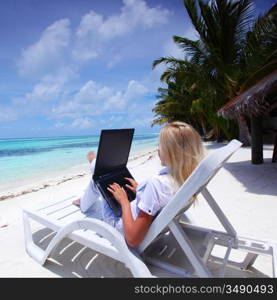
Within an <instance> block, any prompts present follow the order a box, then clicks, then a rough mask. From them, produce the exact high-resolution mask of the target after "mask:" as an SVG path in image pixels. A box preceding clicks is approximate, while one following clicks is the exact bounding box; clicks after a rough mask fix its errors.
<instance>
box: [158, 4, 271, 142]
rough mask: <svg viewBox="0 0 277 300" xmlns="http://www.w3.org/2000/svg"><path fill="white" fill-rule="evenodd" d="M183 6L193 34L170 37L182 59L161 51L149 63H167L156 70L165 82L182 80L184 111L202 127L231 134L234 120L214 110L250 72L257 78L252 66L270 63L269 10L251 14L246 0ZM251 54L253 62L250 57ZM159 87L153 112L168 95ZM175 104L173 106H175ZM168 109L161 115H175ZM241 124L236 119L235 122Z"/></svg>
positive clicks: (264, 67) (257, 67)
mask: <svg viewBox="0 0 277 300" xmlns="http://www.w3.org/2000/svg"><path fill="white" fill-rule="evenodd" d="M184 6H185V8H186V10H187V13H188V15H189V17H190V20H191V22H192V24H193V26H194V28H195V30H196V31H197V34H198V39H197V40H195V41H193V40H190V39H187V38H185V37H179V36H174V37H173V40H174V42H175V43H176V44H177V45H178V46H179V47H181V48H182V49H183V50H184V54H185V57H184V59H175V58H174V57H162V58H160V59H158V60H155V61H154V62H153V67H155V66H156V65H158V64H160V63H165V64H167V65H168V66H169V67H168V68H167V70H166V71H165V72H164V73H163V74H162V76H161V80H162V81H164V82H166V83H167V84H168V85H169V84H171V85H172V83H173V82H174V83H175V84H177V86H180V87H182V82H177V79H178V80H179V81H180V80H183V82H184V84H185V86H186V89H185V91H186V93H182V91H183V90H182V89H180V90H179V91H178V93H179V98H180V99H182V101H183V102H186V103H187V106H190V108H189V109H188V111H187V112H186V115H190V119H193V120H194V121H197V118H198V123H200V127H201V128H202V132H204V131H206V129H204V128H206V127H207V128H209V127H210V128H211V129H212V130H213V133H214V137H216V138H217V139H219V138H221V137H227V138H231V137H233V136H235V135H236V134H237V127H236V124H235V123H234V122H233V121H232V120H225V119H223V118H221V117H219V116H217V114H216V112H217V110H218V109H219V108H220V107H221V106H222V105H224V104H225V103H226V102H227V101H228V100H230V99H231V98H232V97H234V96H235V95H236V94H238V93H239V92H241V90H242V89H243V88H244V86H247V85H249V84H250V83H252V82H249V80H250V79H249V78H252V77H251V76H254V77H253V80H254V81H255V80H256V78H258V76H257V74H256V75H255V72H256V71H257V70H260V71H259V72H261V73H262V72H266V73H267V72H269V70H270V68H272V67H273V66H274V60H276V47H275V49H274V45H275V46H276V40H275V38H276V36H275V34H274V26H273V24H274V21H273V20H271V19H272V18H271V19H270V18H269V16H270V15H271V16H272V12H271V13H268V14H265V15H264V16H262V17H259V18H258V19H257V20H254V10H253V4H252V1H250V0H241V1H231V0H212V1H209V2H205V1H203V0H198V1H195V0H184ZM273 11H275V10H274V9H273ZM273 19H274V18H273ZM275 21H276V20H275ZM275 28H276V27H275ZM275 32H276V31H275ZM256 44H258V48H259V51H257V50H256V48H257V47H255V45H256ZM274 51H275V54H274ZM261 58H262V59H261ZM257 59H258V61H259V62H256V63H254V62H255V60H257ZM263 74H264V73H263ZM247 80H248V81H247ZM192 87H193V88H192ZM180 92H181V93H180ZM163 93H164V94H163V101H164V102H162V103H160V102H158V103H157V104H156V107H155V108H154V111H156V113H158V114H159V112H161V111H163V110H162V109H160V108H159V106H160V105H163V107H164V108H166V107H167V106H166V101H169V98H167V97H165V90H163ZM172 97H173V96H172V95H171V96H170V99H172ZM193 97H195V98H193ZM192 98H193V99H192ZM166 99H167V100H166ZM175 108H176V109H179V107H178V106H175ZM168 113H169V115H167V117H166V119H169V116H171V118H172V116H173V115H174V114H176V115H180V113H179V112H177V111H175V112H174V109H173V111H172V107H171V112H168ZM183 115H185V113H183ZM166 119H163V118H162V119H160V121H161V120H163V121H166ZM243 124H244V123H243ZM243 124H241V123H239V125H240V126H242V125H243ZM240 129H241V128H240Z"/></svg>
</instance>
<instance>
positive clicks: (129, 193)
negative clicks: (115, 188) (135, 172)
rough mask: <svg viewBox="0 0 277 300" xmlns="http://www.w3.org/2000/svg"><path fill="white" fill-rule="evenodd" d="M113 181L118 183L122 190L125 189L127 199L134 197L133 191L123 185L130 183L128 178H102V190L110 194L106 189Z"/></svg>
mask: <svg viewBox="0 0 277 300" xmlns="http://www.w3.org/2000/svg"><path fill="white" fill-rule="evenodd" d="M114 182H116V183H118V184H119V185H120V186H121V187H123V188H124V190H125V191H126V193H127V196H128V199H129V200H131V199H134V198H133V192H132V191H130V190H129V189H128V188H127V187H126V186H125V184H130V182H129V181H128V180H126V179H123V178H120V179H118V178H116V179H113V180H111V179H108V180H103V181H101V185H102V187H103V188H104V190H105V191H106V192H107V193H108V194H109V195H110V196H112V193H110V191H108V190H107V188H108V187H109V185H110V184H112V183H114Z"/></svg>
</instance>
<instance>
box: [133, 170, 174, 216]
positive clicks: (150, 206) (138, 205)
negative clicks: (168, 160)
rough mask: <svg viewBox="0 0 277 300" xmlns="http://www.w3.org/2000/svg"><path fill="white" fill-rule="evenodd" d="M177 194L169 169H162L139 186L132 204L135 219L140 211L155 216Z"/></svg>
mask: <svg viewBox="0 0 277 300" xmlns="http://www.w3.org/2000/svg"><path fill="white" fill-rule="evenodd" d="M174 194H175V192H174V190H173V188H172V186H171V183H170V177H169V169H168V168H167V167H165V168H162V169H161V170H160V171H159V172H158V174H155V175H153V176H151V177H150V178H148V179H147V180H145V181H143V182H142V183H141V184H139V185H138V186H137V194H136V199H135V200H133V201H132V202H131V210H132V215H133V218H134V219H136V218H137V216H138V214H139V211H140V210H142V211H144V212H145V213H147V214H149V215H151V216H155V215H156V214H157V213H159V212H160V210H161V209H162V208H163V207H164V206H165V205H166V204H167V203H168V202H169V201H170V200H171V199H172V198H173V196H174Z"/></svg>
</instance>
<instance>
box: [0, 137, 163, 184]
mask: <svg viewBox="0 0 277 300" xmlns="http://www.w3.org/2000/svg"><path fill="white" fill-rule="evenodd" d="M99 138H100V136H99V135H91V136H76V137H72V136H71V137H45V138H17V139H0V170H1V172H0V190H1V186H2V189H3V188H5V187H7V186H11V185H12V184H13V183H16V182H30V181H31V180H34V181H39V180H40V179H42V178H44V177H46V176H48V177H49V175H50V174H62V173H63V172H64V171H66V170H67V169H69V168H74V167H77V166H79V165H81V164H86V163H87V159H86V154H87V152H88V151H95V153H96V152H97V147H98V143H99ZM157 145H158V134H157V133H147V134H134V138H133V142H132V146H131V150H130V156H132V155H134V154H135V153H136V152H138V151H142V150H143V149H147V148H150V147H152V146H157Z"/></svg>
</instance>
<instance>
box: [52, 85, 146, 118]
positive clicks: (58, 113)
mask: <svg viewBox="0 0 277 300" xmlns="http://www.w3.org/2000/svg"><path fill="white" fill-rule="evenodd" d="M147 92H148V89H147V88H146V87H145V86H144V85H143V84H141V83H140V82H138V81H135V80H130V81H129V83H128V86H127V87H126V89H125V90H124V91H115V90H114V89H112V88H110V87H107V86H102V85H100V84H97V83H96V82H94V81H92V80H90V81H88V82H87V83H86V84H85V85H84V86H83V87H82V88H81V89H80V90H79V92H77V93H76V94H75V95H74V96H73V99H72V100H70V101H66V102H64V103H62V104H61V105H59V106H57V107H55V108H54V109H53V110H52V113H53V117H54V118H64V117H66V118H80V117H82V116H91V115H99V114H101V113H121V112H126V110H128V109H129V107H128V105H129V104H130V103H132V102H134V101H137V100H139V99H140V98H142V97H143V96H144V95H146V94H147Z"/></svg>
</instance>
